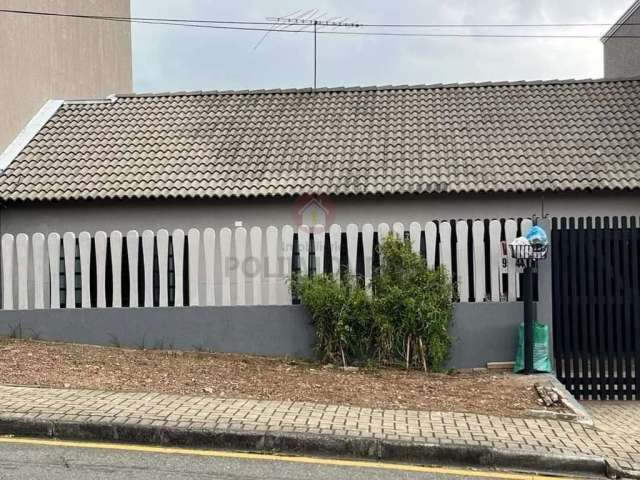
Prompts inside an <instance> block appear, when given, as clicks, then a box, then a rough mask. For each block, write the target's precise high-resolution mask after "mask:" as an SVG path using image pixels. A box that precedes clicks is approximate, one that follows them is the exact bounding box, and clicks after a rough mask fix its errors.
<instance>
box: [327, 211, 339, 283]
mask: <svg viewBox="0 0 640 480" xmlns="http://www.w3.org/2000/svg"><path fill="white" fill-rule="evenodd" d="M341 242H342V227H341V226H340V225H336V224H333V225H331V227H329V243H330V245H331V272H332V273H333V278H335V279H336V280H338V279H339V278H340V245H341Z"/></svg>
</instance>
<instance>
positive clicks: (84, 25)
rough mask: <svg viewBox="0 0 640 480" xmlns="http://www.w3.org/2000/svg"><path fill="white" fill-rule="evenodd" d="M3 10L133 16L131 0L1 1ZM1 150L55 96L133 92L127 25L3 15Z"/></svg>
mask: <svg viewBox="0 0 640 480" xmlns="http://www.w3.org/2000/svg"><path fill="white" fill-rule="evenodd" d="M0 8H3V9H12V10H34V11H46V12H59V13H78V14H85V15H86V14H90V15H108V16H124V17H128V16H129V15H130V10H129V0H0ZM0 65H2V74H1V75H0V105H1V106H2V115H0V152H1V151H2V150H3V149H4V148H5V147H6V146H7V145H8V144H9V143H10V142H11V140H13V138H15V136H16V135H17V134H18V133H19V132H20V130H21V129H22V128H23V127H24V126H25V125H26V124H27V122H28V121H29V120H30V119H31V118H32V117H33V115H34V114H35V113H36V112H37V111H38V110H39V109H40V107H42V105H43V104H44V103H45V102H46V101H47V100H48V99H51V98H82V99H88V98H104V97H105V96H107V95H109V94H111V93H121V92H131V91H132V70H131V68H132V67H131V29H130V25H129V24H128V23H125V22H107V21H99V20H87V19H77V18H60V17H43V16H34V15H25V14H11V13H0Z"/></svg>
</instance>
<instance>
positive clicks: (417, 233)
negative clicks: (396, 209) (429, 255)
mask: <svg viewBox="0 0 640 480" xmlns="http://www.w3.org/2000/svg"><path fill="white" fill-rule="evenodd" d="M421 236H422V228H421V227H420V224H419V223H418V222H411V224H409V240H410V241H411V251H412V252H413V253H420V237H421Z"/></svg>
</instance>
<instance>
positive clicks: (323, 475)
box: [0, 439, 539, 480]
mask: <svg viewBox="0 0 640 480" xmlns="http://www.w3.org/2000/svg"><path fill="white" fill-rule="evenodd" d="M24 442H25V443H13V441H12V440H7V439H2V442H0V479H2V480H4V479H29V480H38V479H46V480H58V479H65V480H75V479H78V480H80V479H81V480H87V479H91V480H102V479H109V480H114V479H126V480H151V479H172V480H173V479H176V480H182V479H216V480H218V479H219V480H252V479H259V480H289V479H291V480H305V479H313V480H342V479H344V480H370V479H382V480H400V479H402V480H413V479H416V480H417V479H422V480H424V479H439V480H451V479H472V478H473V479H475V480H478V479H479V478H503V479H508V480H520V479H522V480H525V479H531V478H533V477H532V476H525V475H522V476H520V475H513V476H512V475H501V474H498V473H495V474H493V473H491V472H486V475H482V474H480V476H478V473H479V472H473V471H467V472H460V471H456V470H449V469H444V470H446V471H434V469H424V470H425V471H420V472H412V471H409V469H410V468H411V467H409V469H404V467H403V466H400V465H398V466H397V467H398V468H397V469H396V468H394V469H387V470H385V469H379V468H371V467H369V466H366V465H367V464H362V463H358V462H353V464H350V465H344V464H339V463H338V464H326V462H332V461H330V460H326V459H322V460H319V461H320V462H325V463H320V464H319V463H315V462H318V459H313V458H303V461H300V460H298V461H288V460H285V459H283V460H269V459H265V458H264V457H263V458H256V457H255V456H251V455H244V456H243V455H242V454H239V455H238V456H236V457H227V456H226V455H228V453H222V454H216V452H212V454H211V456H203V455H197V454H193V455H192V454H182V453H175V450H173V449H167V450H163V449H157V450H154V449H153V448H151V449H148V450H145V448H146V447H131V448H132V449H129V450H127V449H117V450H116V449H109V448H106V449H105V448H97V447H95V444H94V447H88V448H83V447H78V446H76V445H78V443H76V442H74V443H70V444H67V445H69V446H54V445H50V444H46V443H42V442H40V441H38V440H33V441H32V440H25V441H24ZM87 445H91V444H87ZM119 448H123V447H119ZM220 455H222V456H220ZM232 455H233V454H232ZM246 457H249V458H246ZM538 478H539V477H538Z"/></svg>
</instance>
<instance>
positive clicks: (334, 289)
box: [292, 276, 373, 365]
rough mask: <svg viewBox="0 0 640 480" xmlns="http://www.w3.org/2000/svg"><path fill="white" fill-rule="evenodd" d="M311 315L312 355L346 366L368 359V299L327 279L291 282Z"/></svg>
mask: <svg viewBox="0 0 640 480" xmlns="http://www.w3.org/2000/svg"><path fill="white" fill-rule="evenodd" d="M292 285H293V288H294V290H295V291H296V292H297V294H298V296H299V297H300V299H301V302H302V304H303V305H304V306H305V307H306V308H307V310H308V311H309V312H310V313H311V317H312V319H313V322H314V325H315V330H316V346H315V348H316V353H317V354H318V355H319V356H320V357H321V358H322V359H323V360H325V361H331V362H340V363H342V364H343V365H346V364H347V360H361V359H365V358H367V356H368V355H369V349H370V342H369V338H370V336H371V333H372V332H371V328H372V326H373V322H372V321H371V319H372V302H371V298H370V297H369V296H368V295H367V294H366V293H365V291H364V290H363V289H361V288H359V287H358V286H357V284H356V283H355V282H352V281H345V282H341V281H336V280H334V279H333V278H331V277H328V276H318V277H313V278H296V279H294V281H293V282H292Z"/></svg>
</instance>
